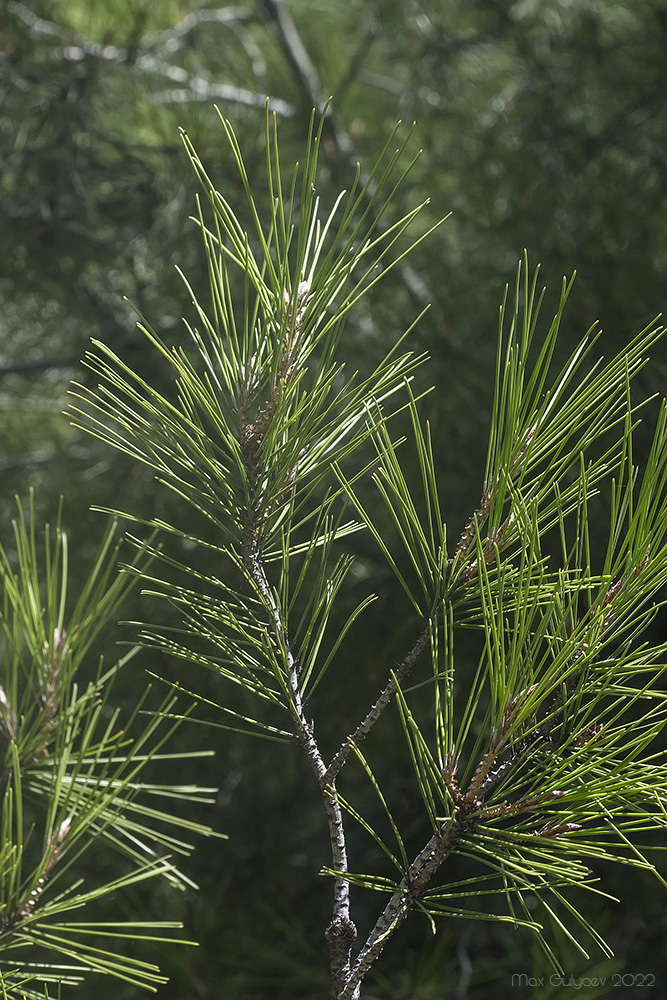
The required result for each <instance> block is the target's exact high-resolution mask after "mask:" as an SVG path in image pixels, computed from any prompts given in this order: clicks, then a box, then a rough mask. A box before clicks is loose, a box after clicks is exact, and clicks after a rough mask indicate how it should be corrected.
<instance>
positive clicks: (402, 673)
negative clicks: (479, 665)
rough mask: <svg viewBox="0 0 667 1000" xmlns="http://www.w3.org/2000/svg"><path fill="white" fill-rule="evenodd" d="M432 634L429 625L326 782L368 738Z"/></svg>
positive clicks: (333, 764)
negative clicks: (366, 737) (365, 738)
mask: <svg viewBox="0 0 667 1000" xmlns="http://www.w3.org/2000/svg"><path fill="white" fill-rule="evenodd" d="M430 634H431V630H430V627H429V625H427V626H426V628H424V630H423V631H422V632H421V633H420V635H419V638H418V639H417V641H416V643H415V644H414V646H413V647H412V649H411V650H410V652H409V653H408V655H407V656H406V657H405V659H404V660H403V662H402V663H401V665H400V667H399V668H398V670H396V671H395V672H394V673H393V674H392V677H391V679H390V681H389V683H388V684H387V686H386V687H385V689H384V691H383V692H382V694H381V695H380V697H379V698H378V700H377V701H376V702H375V704H374V705H373V706H372V708H371V709H370V711H369V712H368V715H367V716H366V718H365V719H364V720H363V722H360V723H359V725H358V726H357V728H356V729H355V730H354V732H353V733H350V735H349V736H348V737H347V739H346V740H345V742H344V743H343V745H342V746H341V748H340V749H339V750H338V752H337V753H336V755H335V756H334V757H333V759H332V761H331V763H330V764H329V766H328V768H327V769H326V773H325V775H324V780H325V781H326V782H331V781H334V779H335V778H336V775H337V774H338V772H339V771H340V769H341V768H342V766H343V764H344V763H345V761H346V760H347V758H348V757H349V756H350V754H351V753H352V751H353V749H354V747H356V746H358V745H359V744H360V743H361V741H362V740H363V739H364V737H365V736H367V735H368V733H369V732H370V731H371V729H372V728H373V726H374V725H375V723H376V722H377V720H378V719H379V718H380V716H381V715H382V713H383V712H384V710H385V708H386V707H387V705H388V704H389V702H390V701H391V699H392V698H393V697H394V695H395V694H396V691H397V690H398V686H399V684H400V682H401V681H402V680H403V678H404V677H406V676H407V675H408V674H409V673H410V671H411V670H412V668H413V666H414V665H415V663H416V662H417V660H418V659H419V656H420V654H421V653H422V651H423V650H424V647H425V646H426V644H427V643H428V640H429V636H430Z"/></svg>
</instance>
